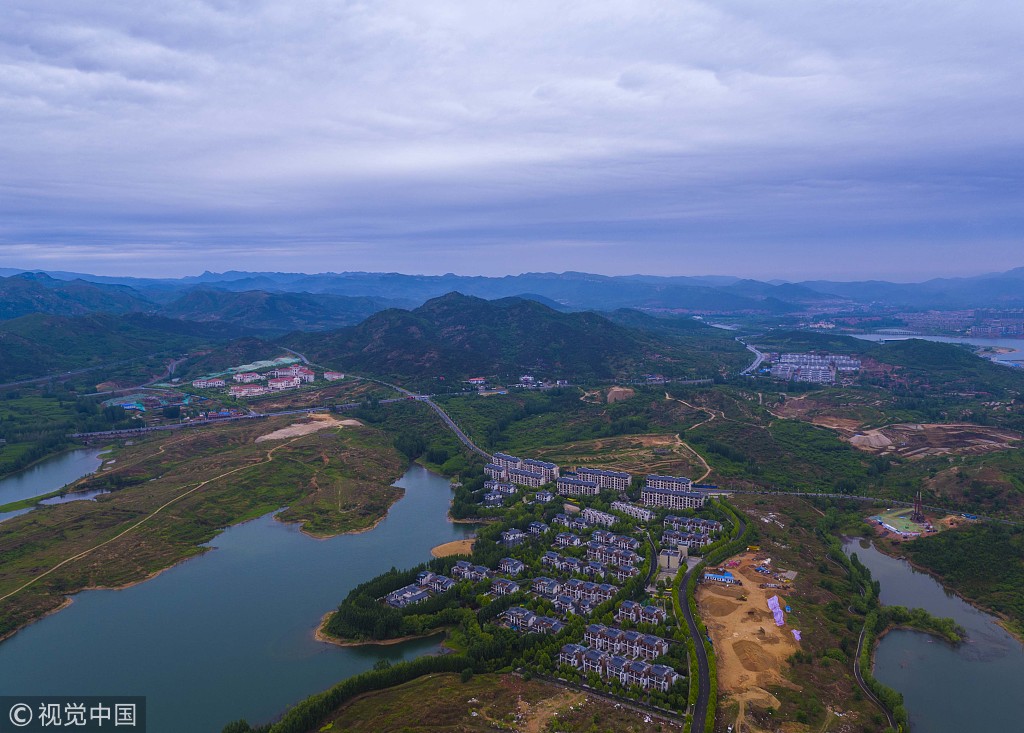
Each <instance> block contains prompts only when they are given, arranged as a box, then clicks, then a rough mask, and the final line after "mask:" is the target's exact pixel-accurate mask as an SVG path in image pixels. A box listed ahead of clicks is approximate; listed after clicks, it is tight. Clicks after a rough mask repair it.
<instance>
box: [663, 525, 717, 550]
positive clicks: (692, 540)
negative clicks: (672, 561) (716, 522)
mask: <svg viewBox="0 0 1024 733" xmlns="http://www.w3.org/2000/svg"><path fill="white" fill-rule="evenodd" d="M661 544H662V546H663V547H685V548H687V549H690V550H696V549H699V548H701V547H704V546H705V545H709V544H711V535H707V534H700V533H698V532H679V531H677V530H674V529H667V530H665V533H664V534H663V535H661Z"/></svg>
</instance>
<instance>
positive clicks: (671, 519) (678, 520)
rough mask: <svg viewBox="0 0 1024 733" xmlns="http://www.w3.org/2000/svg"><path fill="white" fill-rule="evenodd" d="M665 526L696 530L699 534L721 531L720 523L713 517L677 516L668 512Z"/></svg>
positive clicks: (688, 530)
mask: <svg viewBox="0 0 1024 733" xmlns="http://www.w3.org/2000/svg"><path fill="white" fill-rule="evenodd" d="M665 526H666V527H671V528H672V529H675V530H685V531H687V532H698V533H700V534H715V533H717V532H721V531H722V523H721V522H718V521H716V520H714V519H702V518H700V517H677V516H675V515H674V514H669V515H668V516H666V517H665Z"/></svg>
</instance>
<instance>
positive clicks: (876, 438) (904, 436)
mask: <svg viewBox="0 0 1024 733" xmlns="http://www.w3.org/2000/svg"><path fill="white" fill-rule="evenodd" d="M842 437H844V438H845V439H846V440H848V441H850V444H851V445H853V446H855V447H857V448H860V449H861V450H864V451H869V452H873V453H881V454H896V455H900V456H903V457H904V458H910V459H914V458H925V457H927V456H938V455H950V454H956V455H978V454H980V453H991V452H993V451H1000V450H1008V449H1010V448H1012V447H1013V443H1016V442H1017V441H1019V440H1021V439H1022V438H1024V436H1022V435H1021V434H1020V433H1015V432H1014V431H1012V430H1005V429H1002V428H993V427H984V426H981V425H971V424H968V423H957V424H948V425H947V424H929V423H923V424H922V423H900V424H896V425H886V426H885V427H882V428H876V429H874V430H866V431H864V432H863V433H855V434H853V435H843V436H842Z"/></svg>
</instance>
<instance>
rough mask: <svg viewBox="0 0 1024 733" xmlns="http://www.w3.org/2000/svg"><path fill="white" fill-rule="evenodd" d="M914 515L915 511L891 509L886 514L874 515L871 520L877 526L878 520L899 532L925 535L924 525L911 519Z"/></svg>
mask: <svg viewBox="0 0 1024 733" xmlns="http://www.w3.org/2000/svg"><path fill="white" fill-rule="evenodd" d="M913 513H914V510H913V509H906V508H904V509H889V510H887V511H884V512H879V513H878V514H875V515H872V517H871V520H872V523H873V524H877V522H878V520H881V521H883V522H885V523H886V524H888V525H889V526H890V527H895V528H896V530H897V531H899V532H904V533H909V532H920V533H924V531H925V528H924V525H922V524H918V523H917V522H915V521H913V520H912V519H911V518H910V515H912V514H913Z"/></svg>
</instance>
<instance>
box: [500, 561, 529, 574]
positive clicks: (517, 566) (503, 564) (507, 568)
mask: <svg viewBox="0 0 1024 733" xmlns="http://www.w3.org/2000/svg"><path fill="white" fill-rule="evenodd" d="M524 570H526V564H525V563H524V562H523V561H522V560H516V559H515V558H514V557H503V558H501V561H500V562H499V563H498V572H499V573H504V574H505V575H511V576H513V577H515V576H517V575H521V574H522V573H523V571H524Z"/></svg>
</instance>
